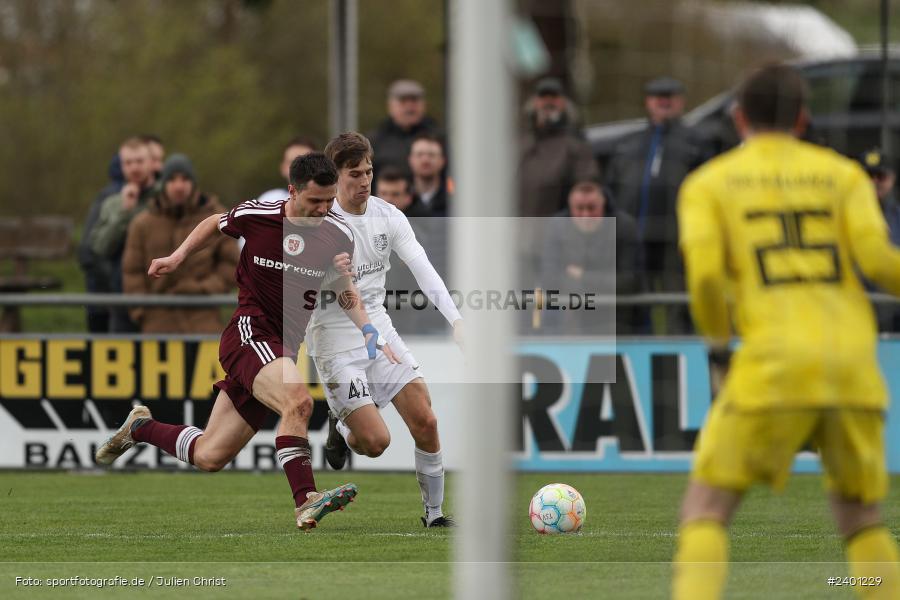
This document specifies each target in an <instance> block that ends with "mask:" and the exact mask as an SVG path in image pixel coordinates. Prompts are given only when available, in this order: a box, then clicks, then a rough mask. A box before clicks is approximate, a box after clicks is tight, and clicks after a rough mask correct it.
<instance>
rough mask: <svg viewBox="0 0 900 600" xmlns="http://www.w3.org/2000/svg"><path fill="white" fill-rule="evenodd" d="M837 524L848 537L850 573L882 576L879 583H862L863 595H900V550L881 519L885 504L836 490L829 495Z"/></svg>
mask: <svg viewBox="0 0 900 600" xmlns="http://www.w3.org/2000/svg"><path fill="white" fill-rule="evenodd" d="M828 499H829V503H830V504H831V512H832V513H833V514H834V520H835V522H836V523H837V528H838V531H839V532H840V534H841V535H842V536H843V538H844V541H845V548H846V553H847V561H848V562H849V563H850V574H851V575H854V576H855V577H858V578H865V580H866V581H875V578H880V579H881V581H882V584H881V585H879V586H871V587H861V588H859V590H860V592H859V593H860V597H862V598H866V599H870V598H871V599H879V600H880V599H881V598H884V599H887V598H898V597H900V564H898V563H900V552H898V549H897V542H895V541H894V538H893V536H892V535H891V533H890V531H888V529H887V528H886V527H885V526H884V523H883V522H882V520H881V507H880V505H878V504H876V503H863V502H861V501H859V500H858V499H854V498H846V497H844V496H841V495H840V494H837V493H834V492H832V493H831V494H829V496H828Z"/></svg>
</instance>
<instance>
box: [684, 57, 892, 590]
mask: <svg viewBox="0 0 900 600" xmlns="http://www.w3.org/2000/svg"><path fill="white" fill-rule="evenodd" d="M805 98H806V86H805V83H804V81H803V79H802V78H801V77H800V75H799V74H798V73H797V72H796V71H794V70H793V69H791V68H790V67H787V66H783V65H771V66H767V67H764V68H762V69H760V70H758V71H757V72H755V73H754V74H753V75H751V76H750V77H749V78H748V79H747V80H746V81H745V83H744V84H743V85H742V87H741V89H740V91H739V95H738V102H737V106H736V107H735V111H734V120H735V124H736V126H737V128H738V131H739V132H740V133H741V135H742V137H743V138H744V140H745V142H744V144H743V145H742V146H740V147H738V148H736V149H734V150H732V151H730V152H727V153H725V154H723V155H721V156H719V157H717V158H715V159H714V160H712V161H710V162H708V163H707V164H705V165H704V166H703V167H701V168H699V169H698V170H696V171H695V172H694V173H692V174H691V175H690V176H689V177H688V178H687V179H686V180H685V182H684V184H683V186H682V188H681V192H680V197H679V206H678V219H679V227H680V232H681V249H682V252H683V253H684V259H685V266H686V272H687V281H688V290H689V292H690V298H691V313H692V315H693V318H694V321H695V323H696V325H697V329H698V330H699V331H700V332H701V333H702V334H703V335H704V336H705V337H706V339H707V342H708V343H709V345H710V362H711V366H710V368H711V370H712V372H713V373H714V375H715V374H717V373H722V372H724V371H725V370H726V369H727V370H728V372H727V376H725V378H724V381H723V385H722V386H721V388H720V389H718V390H717V391H716V393H717V395H716V398H715V401H714V403H713V406H712V409H711V411H710V414H709V417H708V419H707V422H706V425H705V426H704V428H703V431H702V432H701V434H700V437H699V439H698V442H697V447H696V450H695V452H696V453H695V459H694V466H693V470H692V473H691V480H690V484H689V486H688V489H687V491H686V492H685V496H684V501H683V504H682V508H681V525H680V529H679V535H678V549H677V553H676V556H675V565H674V580H673V597H674V598H675V599H676V600H686V599H690V600H704V599H707V598H709V599H713V598H719V597H720V596H721V593H722V589H723V588H724V585H725V579H726V574H727V561H728V534H727V531H726V527H727V526H728V524H729V522H730V521H731V518H732V516H733V514H734V512H735V510H736V509H737V507H738V504H739V503H740V500H741V497H742V495H743V493H744V492H745V491H746V490H747V489H748V488H749V487H750V486H751V485H753V484H755V483H766V484H769V485H771V486H772V487H773V488H775V489H776V490H777V489H780V488H781V487H783V485H784V484H785V482H786V480H787V477H788V474H789V472H790V468H791V463H792V461H793V458H794V454H795V453H796V452H797V451H798V450H799V449H800V448H801V447H803V445H804V444H806V443H807V442H810V443H812V445H813V446H814V447H815V448H816V449H817V450H818V452H819V454H820V456H821V460H822V465H823V467H824V470H825V473H826V485H827V488H828V490H829V499H830V502H831V507H832V510H833V513H834V517H835V520H836V522H837V526H838V529H839V531H840V533H841V535H842V536H843V537H844V539H845V542H846V552H847V559H848V561H849V562H850V567H851V572H852V575H854V576H856V577H872V578H874V577H880V578H881V585H877V586H876V585H872V586H861V587H856V588H855V589H856V590H858V591H859V593H860V594H861V595H862V597H864V598H900V568H898V563H897V561H898V549H897V544H896V541H895V540H894V539H893V537H892V536H891V534H890V532H889V530H888V529H887V528H886V527H885V526H884V525H883V523H882V521H881V513H880V508H879V503H880V502H881V501H882V500H883V499H884V497H885V495H886V494H887V487H888V480H887V470H886V465H885V456H884V441H883V431H884V416H885V411H886V409H887V404H888V398H887V391H886V388H885V384H884V381H883V380H882V377H881V373H880V372H879V369H878V365H877V359H876V329H875V318H874V314H873V311H872V307H871V305H870V303H869V301H868V299H867V298H866V294H865V291H864V288H863V286H862V284H861V283H860V280H859V276H858V275H857V269H858V270H859V271H861V272H862V274H863V275H865V276H866V277H867V278H869V279H870V280H872V281H874V282H875V283H877V284H878V285H879V286H880V287H881V288H883V289H886V290H888V291H890V292H892V293H893V294H898V295H900V251H898V250H897V249H896V248H894V247H892V246H891V245H890V243H889V241H888V236H887V228H886V225H885V223H884V219H883V217H882V215H881V212H880V209H879V207H878V202H877V200H876V197H875V191H874V189H873V187H872V183H871V181H870V180H869V179H868V177H867V176H866V174H865V172H864V171H863V170H862V168H860V167H859V165H857V164H856V163H855V162H853V161H851V160H849V159H847V158H844V157H842V156H840V155H839V154H837V153H836V152H834V151H832V150H829V149H826V148H822V147H819V146H815V145H812V144H809V143H806V142H803V141H800V140H798V139H797V137H796V136H798V135H800V134H802V133H803V130H804V128H805V125H806V123H807V118H808V115H807V112H806V108H805ZM732 324H733V328H734V331H735V333H736V334H737V335H738V336H739V337H740V338H741V341H742V343H741V346H740V348H739V349H738V350H737V351H736V352H735V353H734V356H733V357H729V354H728V343H729V341H730V339H731V336H732ZM729 358H730V360H729ZM714 391H715V390H714Z"/></svg>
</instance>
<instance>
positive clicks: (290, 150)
mask: <svg viewBox="0 0 900 600" xmlns="http://www.w3.org/2000/svg"><path fill="white" fill-rule="evenodd" d="M685 95H686V90H685V87H684V85H683V84H682V83H681V82H680V81H678V80H676V79H673V78H671V77H660V78H657V79H653V80H651V81H648V82H647V83H646V84H645V86H644V105H643V108H644V110H645V113H646V124H645V126H644V127H642V128H641V130H640V131H637V132H635V133H633V134H630V135H627V136H624V137H623V138H621V139H620V140H619V141H618V142H617V144H616V147H615V149H614V151H613V153H612V155H611V156H610V157H609V159H608V160H607V161H605V164H604V166H603V168H602V170H601V168H600V166H599V164H598V161H597V160H595V157H594V156H593V154H592V151H591V148H590V146H589V145H588V144H587V142H586V140H585V138H584V135H583V133H582V129H581V123H580V122H579V118H578V115H577V111H576V109H575V105H574V103H573V101H572V100H571V98H569V97H568V95H567V94H566V90H565V88H564V86H563V84H562V82H561V81H559V80H558V79H554V78H543V79H541V80H539V81H538V82H537V83H536V84H535V86H534V87H533V88H532V92H531V94H530V95H529V97H528V98H527V101H526V102H525V105H524V109H523V122H522V126H521V135H520V142H519V155H518V192H517V193H518V202H517V204H516V210H517V212H516V216H517V217H522V220H521V221H520V223H519V224H518V232H517V234H518V235H519V238H520V243H519V244H518V247H517V248H516V249H515V250H516V251H517V252H518V263H517V264H518V266H519V277H518V282H519V285H520V286H521V288H522V289H523V290H526V289H529V290H534V291H535V292H536V294H537V298H538V299H539V300H538V302H536V303H535V308H534V309H533V310H532V311H531V312H530V313H529V314H523V316H522V318H521V319H520V323H521V330H522V332H523V333H546V334H551V335H559V334H562V335H568V334H578V335H585V334H590V335H605V334H614V333H618V334H620V335H621V334H625V335H634V334H685V333H690V332H691V325H690V318H689V315H688V313H687V308H686V306H685V305H682V304H677V303H676V304H661V305H659V306H656V307H653V308H646V307H640V306H634V305H630V304H627V303H625V304H623V305H620V306H619V307H618V310H615V309H614V308H613V309H611V311H610V310H606V309H602V308H601V309H600V310H597V311H585V310H570V311H568V312H562V311H560V312H558V313H555V314H551V313H550V312H547V311H542V308H544V307H543V306H542V302H546V298H547V297H549V295H551V294H552V293H557V292H558V293H560V294H563V295H564V296H565V295H566V294H573V295H575V296H577V295H582V296H584V295H586V294H588V295H599V296H603V297H615V296H616V295H619V296H621V295H634V294H640V293H645V292H662V293H666V292H675V293H679V292H681V293H683V292H684V289H685V288H684V269H683V265H682V262H681V255H680V252H679V250H678V229H677V219H676V216H675V210H676V202H677V196H678V190H679V188H680V186H681V183H682V181H683V180H684V178H685V176H686V175H687V174H688V173H689V172H690V171H692V170H693V169H695V168H697V167H698V166H699V165H701V164H702V163H703V162H704V161H706V160H708V159H710V158H711V157H712V156H713V155H714V154H715V153H716V150H715V148H714V145H713V144H712V143H710V142H708V141H707V140H705V139H704V138H703V137H702V136H701V135H700V134H698V133H697V132H696V131H694V130H692V129H691V128H689V127H687V126H686V125H685V124H684V123H683V122H682V115H683V113H684V109H685V104H686V102H685ZM368 136H369V138H370V140H371V142H372V146H373V148H374V151H375V156H374V161H373V167H374V172H375V179H374V182H373V190H374V193H375V194H376V195H378V196H379V197H381V198H383V199H384V200H386V201H387V202H389V203H391V204H393V205H394V206H396V207H397V209H399V210H400V211H401V212H403V214H405V215H406V216H407V217H408V218H409V219H410V222H411V224H412V226H413V229H414V231H415V232H416V235H417V237H418V238H419V240H420V242H421V243H422V245H423V246H424V247H425V248H426V250H427V251H428V254H429V257H430V259H431V261H432V263H433V264H434V266H435V268H436V269H437V271H438V272H439V273H440V274H441V275H442V276H444V277H445V278H446V277H447V276H448V275H449V260H448V256H449V253H448V240H449V225H448V221H447V219H442V218H440V217H446V216H449V215H452V214H453V192H454V185H453V180H452V178H451V177H450V176H449V173H451V172H452V165H450V164H449V161H448V156H449V152H448V150H447V140H446V138H445V137H444V134H443V132H442V130H441V127H440V126H439V124H438V123H437V121H435V119H433V118H431V117H429V116H428V114H427V103H426V93H425V89H424V88H423V87H422V85H421V84H419V83H418V82H416V81H412V80H408V79H402V80H398V81H395V82H394V83H392V84H391V85H390V87H389V88H388V90H387V115H386V116H385V118H384V120H383V121H382V122H381V123H380V124H379V125H378V127H377V128H376V129H375V130H374V131H371V132H369V134H368ZM317 149H318V144H317V143H316V142H315V141H314V140H312V139H310V138H308V137H304V136H298V137H295V138H293V139H291V140H290V141H288V142H287V143H286V144H285V146H284V147H283V153H282V160H281V163H280V173H281V176H282V179H283V180H284V181H285V182H286V181H287V171H288V167H289V165H290V163H291V161H292V160H293V159H294V158H296V157H297V156H300V155H303V154H306V153H309V152H312V151H315V150H317ZM163 158H164V146H163V144H162V141H161V140H160V139H159V138H158V137H156V136H153V135H144V136H136V137H131V138H128V139H126V140H124V141H123V142H122V144H121V145H120V147H119V150H118V152H117V153H116V155H115V156H114V157H113V158H112V160H111V161H110V165H109V182H108V184H107V185H106V186H105V187H104V188H103V189H102V190H101V191H100V192H99V193H98V195H97V197H96V198H95V200H94V201H93V203H92V204H91V207H90V210H89V213H88V215H87V218H86V220H85V225H84V233H83V237H82V241H81V244H80V246H79V248H78V259H79V263H80V265H81V267H82V269H83V271H84V275H85V285H86V288H87V291H89V292H114V293H115V292H124V293H126V294H127V293H158V294H215V293H225V292H227V291H229V290H230V289H231V288H232V287H233V286H234V267H235V264H236V261H237V258H238V255H239V252H240V244H239V243H237V244H235V243H234V242H233V241H232V240H230V239H228V238H225V237H223V238H222V240H221V241H220V242H219V243H218V244H216V245H215V246H213V247H210V248H207V249H205V250H204V251H203V252H201V253H198V254H197V255H196V256H195V257H193V261H192V262H191V263H190V264H188V265H185V266H184V267H182V269H181V270H180V272H179V274H178V275H177V276H174V277H169V278H164V279H162V280H153V281H151V280H149V279H148V278H147V277H146V267H147V265H148V264H149V262H150V260H151V259H152V258H154V257H156V256H164V255H166V254H168V253H170V252H171V251H172V250H173V249H174V248H176V247H177V246H178V244H180V243H181V241H183V240H184V238H185V237H186V236H187V235H188V233H189V232H190V231H191V229H192V228H193V227H194V226H195V225H196V224H197V223H199V222H200V221H201V220H202V219H203V218H205V217H206V216H208V215H210V214H212V213H214V212H221V211H223V210H225V209H224V208H223V206H222V204H220V203H219V201H218V199H217V198H216V197H215V196H214V195H212V194H209V193H206V192H203V191H201V188H200V187H199V185H198V181H199V178H198V176H197V173H196V172H195V170H194V167H193V165H192V163H191V161H190V159H189V158H188V157H186V156H184V155H180V154H175V155H172V156H170V157H169V158H168V160H165V162H163ZM860 162H861V163H862V164H863V166H864V167H865V168H866V170H867V171H868V172H869V173H870V175H871V176H872V180H873V183H874V185H875V187H876V190H877V192H878V197H879V200H880V202H881V205H882V208H883V211H884V214H885V217H886V220H887V223H888V226H889V229H890V232H891V239H892V241H893V242H894V243H898V244H900V203H898V201H897V198H896V196H895V193H894V186H895V182H896V175H895V173H894V171H893V170H892V168H891V167H890V164H891V163H890V162H889V161H888V160H887V159H886V158H885V157H884V156H883V155H882V154H881V152H880V151H878V150H877V149H874V150H872V151H870V152H868V153H866V154H865V155H863V156H862V157H860ZM288 195H289V194H288V191H287V189H286V188H285V187H278V188H275V189H271V190H268V191H266V192H264V193H262V194H260V195H259V196H258V200H259V201H260V202H270V201H277V200H282V199H285V198H287V197H288ZM242 200H244V199H242V198H241V199H239V198H233V199H229V202H227V204H235V203H237V202H240V201H242ZM486 201H488V200H487V199H486ZM388 289H389V290H395V291H406V292H412V291H414V290H416V289H417V286H416V283H415V280H414V278H413V277H412V274H411V273H409V271H408V270H407V269H405V265H403V264H402V262H401V261H392V267H391V271H390V273H389V275H388ZM872 291H877V290H874V289H873V290H872ZM391 298H392V296H391V292H390V291H389V295H388V299H389V302H390V299H391ZM388 308H389V310H392V307H391V306H389V307H388ZM404 308H406V310H401V309H397V308H396V307H394V309H393V310H394V318H395V321H397V323H398V328H400V327H402V328H404V329H405V332H408V333H414V332H422V333H427V332H432V331H437V330H440V329H441V328H443V327H445V324H444V323H443V322H442V320H441V319H440V315H439V313H438V312H437V311H431V310H409V309H408V308H409V307H408V306H406V307H404ZM572 308H575V307H572ZM526 312H527V311H526ZM537 313H541V314H537ZM219 315H220V311H218V310H216V309H214V308H171V307H169V308H153V307H137V308H131V309H124V308H123V309H118V308H113V309H107V308H104V307H99V306H90V307H87V322H88V329H89V331H91V332H92V333H105V332H114V333H123V332H137V331H140V332H145V333H179V332H180V333H207V332H209V333H213V332H216V331H217V330H219V329H220V328H221V321H220V317H219ZM878 318H879V324H880V326H881V328H882V330H889V331H898V330H900V311H898V310H897V309H895V308H893V307H890V306H888V307H884V308H880V309H879V311H878Z"/></svg>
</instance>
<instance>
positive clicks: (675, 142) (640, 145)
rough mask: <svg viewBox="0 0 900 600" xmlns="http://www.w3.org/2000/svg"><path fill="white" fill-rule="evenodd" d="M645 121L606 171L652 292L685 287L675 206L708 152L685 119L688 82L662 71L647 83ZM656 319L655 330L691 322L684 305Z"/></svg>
mask: <svg viewBox="0 0 900 600" xmlns="http://www.w3.org/2000/svg"><path fill="white" fill-rule="evenodd" d="M644 92H645V98H644V107H645V109H646V111H647V127H646V128H645V129H644V130H642V131H640V132H638V133H636V134H633V135H630V136H628V137H626V138H625V139H623V140H622V141H621V142H620V143H619V144H618V146H617V148H616V150H615V152H614V154H613V156H612V158H611V159H610V162H609V165H608V167H607V171H606V182H607V185H608V186H609V187H610V189H611V190H612V193H613V195H614V196H615V198H616V200H617V202H618V206H619V209H621V210H622V211H623V212H625V213H627V214H629V215H631V216H632V217H633V218H634V219H635V221H636V222H637V235H638V239H639V241H640V242H641V245H642V246H643V249H642V250H643V256H644V260H645V265H644V267H645V271H646V275H647V280H648V287H649V289H650V291H652V292H681V291H684V275H683V270H684V268H683V265H682V263H681V255H680V253H679V251H678V221H677V219H676V216H675V206H676V201H677V198H678V189H679V187H681V182H682V180H684V178H685V176H686V175H687V174H688V173H689V172H690V171H692V170H693V169H694V168H696V167H698V166H699V165H700V164H701V163H703V161H704V160H705V159H706V158H707V157H706V156H705V153H704V144H703V141H702V140H701V139H700V138H699V137H698V136H697V135H696V134H695V133H693V132H692V131H691V130H689V129H688V128H687V127H686V126H685V125H684V124H683V123H682V122H681V115H682V114H683V113H684V107H685V98H684V85H682V83H681V82H680V81H678V80H677V79H672V78H671V77H661V78H659V79H654V80H652V81H650V82H649V83H648V84H647V85H646V86H645V87H644ZM666 312H667V313H668V314H667V315H665V316H663V315H661V314H660V317H659V318H657V319H655V324H656V326H655V327H654V330H655V331H656V332H657V333H684V332H686V331H688V330H689V328H690V319H689V317H688V314H687V310H686V308H685V307H679V306H675V307H671V308H670V309H669V310H668V311H666Z"/></svg>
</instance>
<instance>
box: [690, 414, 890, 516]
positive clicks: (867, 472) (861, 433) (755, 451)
mask: <svg viewBox="0 0 900 600" xmlns="http://www.w3.org/2000/svg"><path fill="white" fill-rule="evenodd" d="M883 432H884V413H882V412H881V411H877V410H860V409H835V408H828V409H789V410H756V411H746V410H744V411H742V410H739V409H737V408H735V407H734V405H733V404H729V403H728V400H727V398H723V397H720V398H719V399H718V400H717V401H716V402H714V403H713V407H712V410H711V411H710V414H709V418H708V420H707V422H706V425H705V426H704V427H703V430H702V432H701V433H700V437H699V438H698V440H697V446H696V448H695V456H694V467H693V470H692V472H691V477H692V479H694V480H696V481H699V482H701V483H705V484H707V485H710V486H714V487H721V488H726V489H732V490H737V491H741V492H743V491H744V490H746V489H747V488H749V487H750V486H751V485H753V484H755V483H766V484H768V485H770V486H771V487H772V488H773V489H775V490H776V491H780V490H781V489H782V488H784V485H785V483H787V479H788V476H789V475H790V470H791V464H792V462H793V459H794V455H795V454H796V453H797V451H798V450H800V449H801V448H802V447H803V446H804V445H805V444H806V443H807V442H809V443H810V444H811V445H812V446H813V447H814V448H815V449H817V450H818V452H819V455H820V457H821V459H822V466H823V467H824V470H825V484H826V486H827V488H828V489H829V490H832V491H834V492H837V493H838V494H840V495H842V496H844V497H845V498H849V499H854V500H858V501H861V502H864V503H873V502H878V501H880V500H883V499H884V497H885V496H886V495H887V490H888V476H887V466H886V464H885V455H884V436H883Z"/></svg>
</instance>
